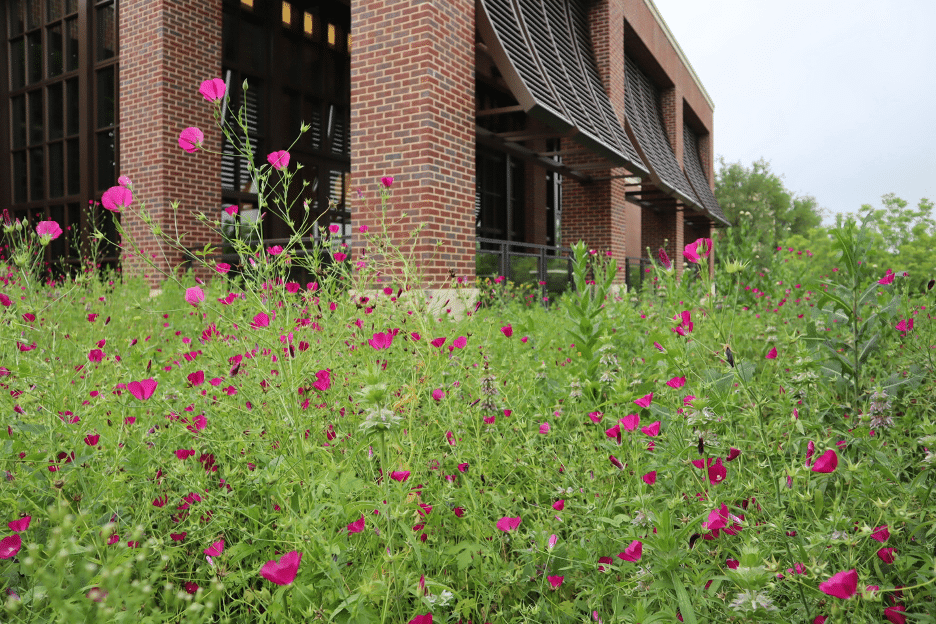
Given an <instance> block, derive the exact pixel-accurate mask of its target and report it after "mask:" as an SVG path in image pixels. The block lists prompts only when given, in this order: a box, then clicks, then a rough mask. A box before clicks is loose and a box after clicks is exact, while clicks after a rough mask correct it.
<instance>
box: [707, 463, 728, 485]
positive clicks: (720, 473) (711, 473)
mask: <svg viewBox="0 0 936 624" xmlns="http://www.w3.org/2000/svg"><path fill="white" fill-rule="evenodd" d="M711 461H712V460H711V458H709V463H711ZM727 476H728V470H727V469H726V468H725V467H724V466H723V465H722V460H721V457H719V458H717V459H716V460H715V463H714V464H712V465H710V466H709V467H708V478H709V482H710V483H711V484H712V485H715V484H717V483H721V482H722V481H724V480H725V477H727Z"/></svg>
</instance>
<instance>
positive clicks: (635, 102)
mask: <svg viewBox="0 0 936 624" xmlns="http://www.w3.org/2000/svg"><path fill="white" fill-rule="evenodd" d="M625 61H626V65H625V75H626V78H627V90H626V93H625V101H626V111H627V120H628V122H630V125H631V128H632V129H633V131H634V135H635V136H636V139H637V143H638V144H639V145H640V148H641V150H642V151H643V154H644V156H645V157H646V158H647V160H648V161H649V164H650V166H651V167H652V168H653V171H654V172H655V173H656V174H657V176H658V177H659V179H660V181H661V182H662V183H663V184H664V185H666V186H668V187H669V189H670V190H672V191H675V192H676V193H678V194H679V195H680V199H681V200H682V201H684V202H686V203H688V204H690V205H691V206H693V207H696V208H700V209H701V205H700V204H699V199H698V198H697V197H696V194H695V191H693V190H692V186H691V185H690V184H689V180H688V179H687V178H686V175H685V174H684V173H683V171H682V168H680V166H679V163H678V162H677V161H676V154H674V153H673V149H672V147H670V143H669V141H668V140H667V138H666V131H665V130H664V128H663V118H662V115H661V114H660V104H659V102H660V96H659V92H658V91H657V88H656V87H655V86H654V85H653V83H652V82H651V81H650V79H649V78H648V77H647V76H646V74H644V73H643V72H642V71H640V68H639V67H637V64H636V63H635V62H634V61H633V59H631V58H630V57H625Z"/></svg>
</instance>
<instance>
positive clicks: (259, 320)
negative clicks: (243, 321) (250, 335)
mask: <svg viewBox="0 0 936 624" xmlns="http://www.w3.org/2000/svg"><path fill="white" fill-rule="evenodd" d="M269 326H270V316H269V315H268V314H267V313H266V312H261V313H260V314H258V315H257V316H255V317H253V320H252V321H251V322H250V327H251V328H252V329H261V328H263V327H269Z"/></svg>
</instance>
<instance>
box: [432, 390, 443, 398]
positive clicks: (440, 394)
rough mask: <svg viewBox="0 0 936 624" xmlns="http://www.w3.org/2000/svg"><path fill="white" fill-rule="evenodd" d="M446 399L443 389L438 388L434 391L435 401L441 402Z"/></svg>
mask: <svg viewBox="0 0 936 624" xmlns="http://www.w3.org/2000/svg"><path fill="white" fill-rule="evenodd" d="M444 398H445V390H443V389H442V388H436V389H435V390H433V391H432V400H433V401H441V400H442V399H444Z"/></svg>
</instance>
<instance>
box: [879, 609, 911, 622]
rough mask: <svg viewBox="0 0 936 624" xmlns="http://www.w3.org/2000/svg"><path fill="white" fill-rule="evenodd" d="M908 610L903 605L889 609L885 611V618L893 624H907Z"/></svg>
mask: <svg viewBox="0 0 936 624" xmlns="http://www.w3.org/2000/svg"><path fill="white" fill-rule="evenodd" d="M906 610H907V609H906V608H905V607H904V606H903V605H894V606H892V607H887V608H886V609H884V617H886V618H887V621H888V622H891V624H906V622H907V616H906V615H904V612H905V611H906Z"/></svg>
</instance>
